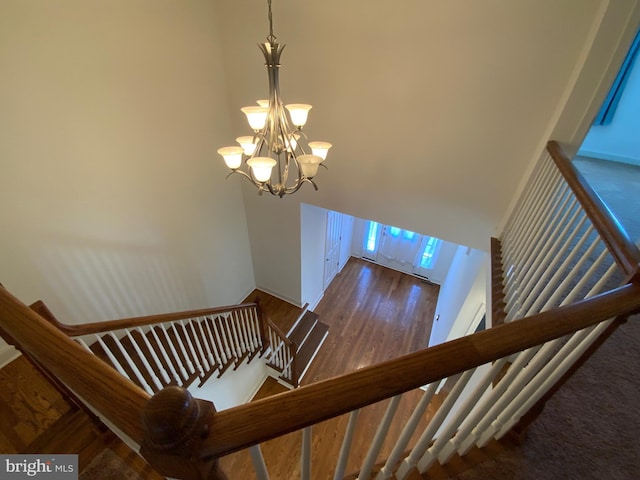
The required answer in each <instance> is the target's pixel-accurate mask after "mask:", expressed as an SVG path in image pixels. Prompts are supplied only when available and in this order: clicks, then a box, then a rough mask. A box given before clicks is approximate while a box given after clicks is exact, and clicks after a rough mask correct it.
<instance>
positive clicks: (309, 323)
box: [289, 311, 319, 348]
mask: <svg viewBox="0 0 640 480" xmlns="http://www.w3.org/2000/svg"><path fill="white" fill-rule="evenodd" d="M318 318H319V317H318V315H317V314H316V313H314V312H311V311H306V312H305V314H304V315H303V316H302V318H301V319H300V321H299V322H298V323H297V324H296V326H295V328H294V329H293V332H291V335H289V340H291V341H292V342H294V343H295V344H296V345H297V346H298V348H300V347H301V346H302V342H304V339H305V338H306V336H307V335H308V334H309V332H310V331H311V330H312V329H313V327H314V325H315V324H316V323H317V322H318Z"/></svg>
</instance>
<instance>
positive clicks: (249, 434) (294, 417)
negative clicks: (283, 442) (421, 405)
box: [198, 284, 640, 457]
mask: <svg viewBox="0 0 640 480" xmlns="http://www.w3.org/2000/svg"><path fill="white" fill-rule="evenodd" d="M637 311H640V285H637V284H628V285H625V286H622V287H619V288H617V289H615V290H612V291H611V292H608V293H606V294H602V295H598V296H594V297H592V298H590V299H588V300H583V301H580V302H577V303H574V304H572V305H569V306H566V307H562V308H558V309H555V310H550V311H547V312H544V313H540V314H538V315H535V316H533V317H529V318H525V319H522V320H519V321H517V322H510V323H507V324H503V325H500V326H498V327H495V328H491V329H489V330H485V331H482V332H478V333H475V334H473V335H469V336H466V337H463V338H459V339H456V340H452V341H450V342H447V343H444V344H440V345H437V346H434V347H431V348H428V349H426V350H422V351H419V352H415V353H412V354H409V355H405V356H402V357H399V358H396V359H393V360H390V361H387V362H384V363H381V364H377V365H374V366H371V367H365V368H362V369H359V370H357V371H355V372H352V373H348V374H345V375H341V376H338V377H335V378H332V379H329V380H324V381H320V382H317V383H313V384H311V385H308V386H304V387H301V388H298V389H296V390H291V391H289V392H285V393H281V394H279V395H275V396H272V397H268V398H265V399H262V400H258V401H256V402H252V403H249V404H245V405H240V406H237V407H233V408H230V409H228V410H224V411H221V412H218V413H216V414H215V415H212V416H210V417H209V418H208V429H209V430H208V431H209V432H210V435H209V437H208V439H207V440H205V441H204V442H203V446H202V450H200V452H198V455H199V456H200V457H208V456H210V455H211V456H215V457H218V456H222V455H226V454H229V453H232V452H234V451H237V450H241V449H243V448H246V447H249V446H251V445H254V444H257V443H260V442H263V441H266V440H269V439H272V438H275V437H278V436H281V435H285V434H287V433H290V432H293V431H296V430H299V429H301V428H304V427H307V426H310V425H313V424H316V423H318V422H321V421H324V420H328V419H330V418H333V417H337V416H339V415H342V414H344V413H347V412H350V411H352V410H355V409H358V408H361V407H364V406H367V405H370V404H373V403H376V402H378V401H381V400H384V399H387V398H390V397H393V396H395V395H398V394H401V393H404V392H407V391H409V390H412V389H415V388H418V387H420V386H422V385H426V384H429V383H431V382H434V381H438V380H440V379H442V378H446V377H449V376H451V375H455V374H457V373H460V372H463V371H465V370H468V369H470V368H473V367H476V366H479V365H483V364H485V363H488V362H491V361H493V360H496V359H498V358H502V357H505V356H507V355H511V354H514V353H517V352H520V351H522V350H525V349H527V348H531V347H533V346H536V345H539V344H541V343H544V342H547V341H550V340H553V339H555V338H559V337H562V336H564V335H568V334H570V333H573V332H575V331H577V330H580V329H583V328H586V327H589V326H591V325H595V324H596V323H599V322H601V321H603V320H605V319H608V318H612V317H615V316H618V315H622V314H629V313H635V312H637ZM319 399H322V401H319Z"/></svg>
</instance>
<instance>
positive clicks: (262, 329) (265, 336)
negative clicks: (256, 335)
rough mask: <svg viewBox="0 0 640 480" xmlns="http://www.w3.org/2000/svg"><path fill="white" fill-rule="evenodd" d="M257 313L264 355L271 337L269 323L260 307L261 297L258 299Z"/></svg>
mask: <svg viewBox="0 0 640 480" xmlns="http://www.w3.org/2000/svg"><path fill="white" fill-rule="evenodd" d="M255 304H256V311H257V312H258V324H259V325H260V338H261V339H262V353H264V352H266V351H267V348H269V335H268V333H267V321H266V318H265V315H264V312H263V311H262V307H261V306H260V297H258V298H256V300H255Z"/></svg>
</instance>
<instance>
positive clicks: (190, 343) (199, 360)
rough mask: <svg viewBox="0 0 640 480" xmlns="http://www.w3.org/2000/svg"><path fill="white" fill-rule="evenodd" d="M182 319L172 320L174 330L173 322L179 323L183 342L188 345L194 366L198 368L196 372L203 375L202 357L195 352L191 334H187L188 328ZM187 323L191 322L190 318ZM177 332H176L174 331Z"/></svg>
mask: <svg viewBox="0 0 640 480" xmlns="http://www.w3.org/2000/svg"><path fill="white" fill-rule="evenodd" d="M184 322H185V321H184V320H180V321H178V322H174V327H173V328H174V331H176V328H175V324H176V323H177V324H179V325H180V326H181V327H182V331H183V332H184V339H185V342H186V344H187V347H189V352H191V358H192V359H193V360H194V361H195V362H196V368H197V369H198V374H199V375H200V376H202V375H204V372H205V369H204V367H203V366H202V358H201V357H200V356H198V354H197V353H196V349H195V347H194V346H193V340H192V338H191V335H189V329H188V328H187V327H186V326H185V324H184ZM186 322H187V323H188V324H191V319H189V320H187V321H186ZM176 333H177V332H176Z"/></svg>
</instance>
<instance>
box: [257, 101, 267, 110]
mask: <svg viewBox="0 0 640 480" xmlns="http://www.w3.org/2000/svg"><path fill="white" fill-rule="evenodd" d="M257 103H258V105H260V106H261V107H262V108H269V99H267V100H258V102H257Z"/></svg>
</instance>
